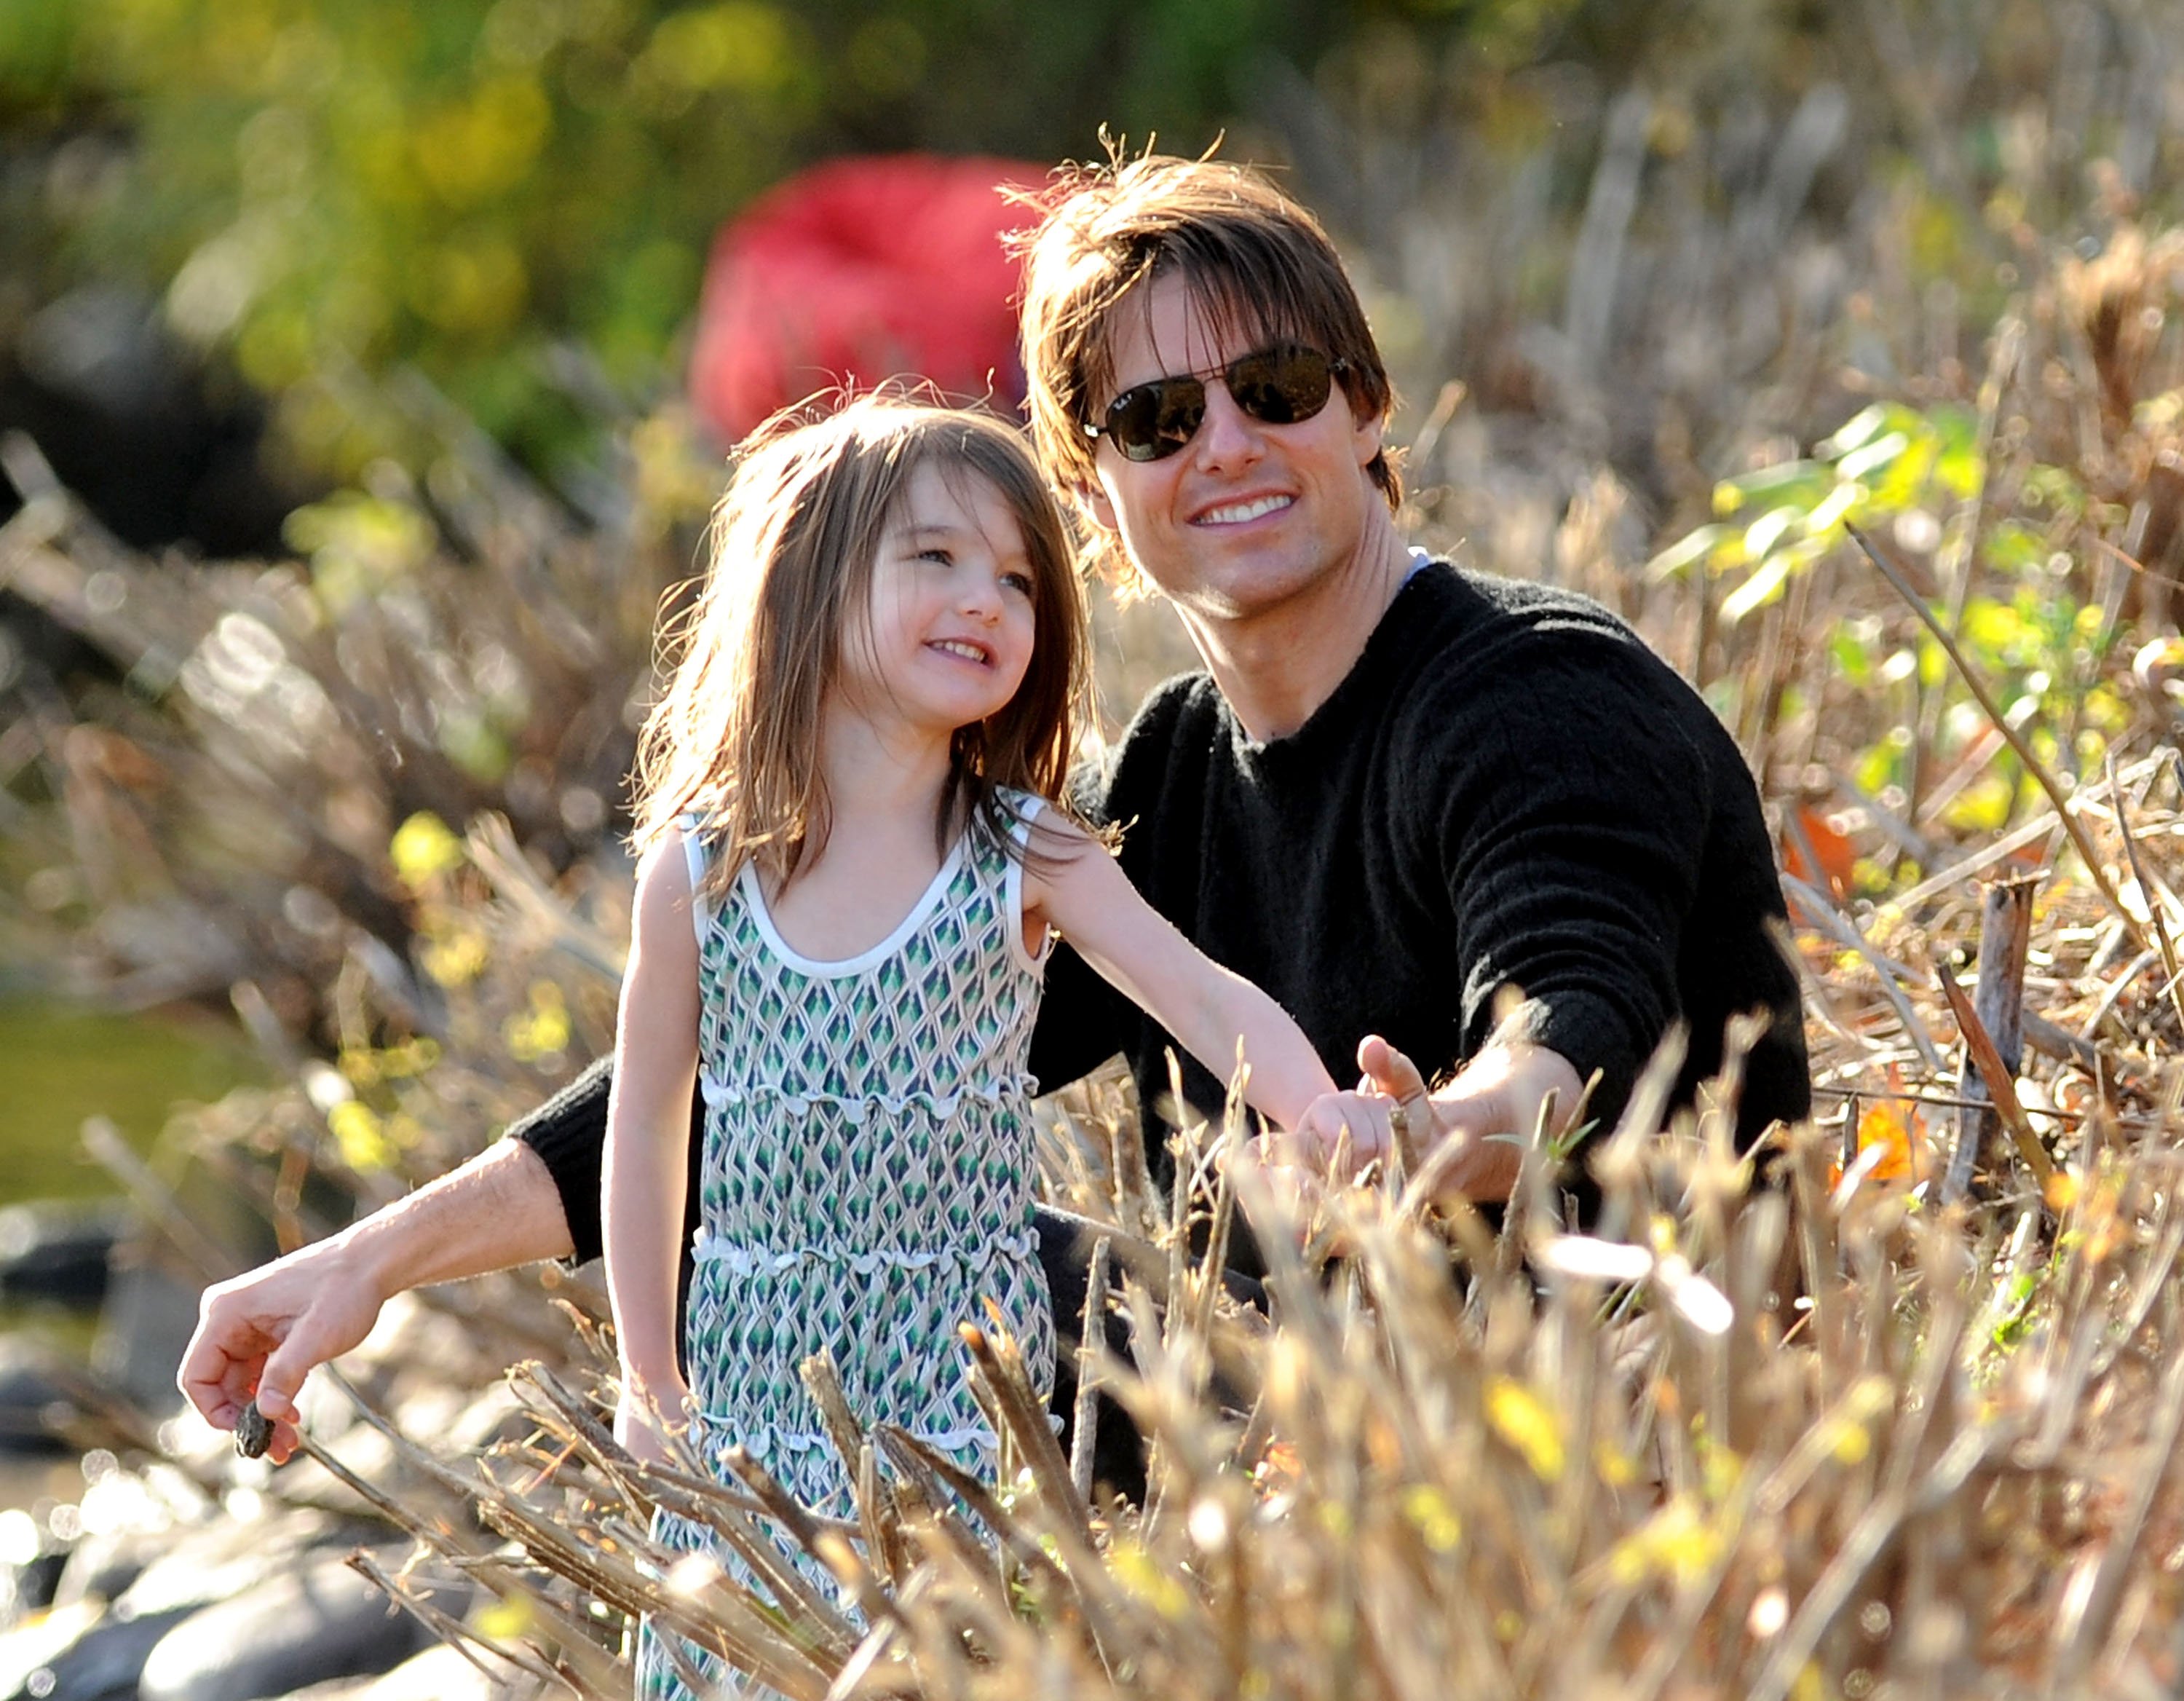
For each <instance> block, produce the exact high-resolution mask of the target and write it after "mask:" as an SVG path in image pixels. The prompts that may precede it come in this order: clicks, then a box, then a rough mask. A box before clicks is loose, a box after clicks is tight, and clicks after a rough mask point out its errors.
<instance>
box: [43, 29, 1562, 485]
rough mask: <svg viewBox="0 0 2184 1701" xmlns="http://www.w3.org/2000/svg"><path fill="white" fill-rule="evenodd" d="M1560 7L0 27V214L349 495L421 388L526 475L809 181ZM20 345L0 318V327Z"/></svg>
mask: <svg viewBox="0 0 2184 1701" xmlns="http://www.w3.org/2000/svg"><path fill="white" fill-rule="evenodd" d="M1574 5H1575V0H1478V3H1472V4H1463V3H1451V0H1377V3H1373V0H1362V3H1361V0H1353V3H1348V4H1337V5H1328V6H1321V5H1314V4H1311V3H1307V0H1072V3H1067V4H1061V3H1040V4H1035V5H1021V4H1017V3H1014V0H894V3H880V4H876V3H874V0H799V3H796V4H794V5H791V4H788V3H777V0H710V3H700V4H697V5H676V4H671V3H663V0H8V3H7V4H6V5H5V6H0V165H4V166H6V167H8V170H7V173H6V176H7V177H8V192H7V195H6V199H5V201H4V202H0V220H5V221H6V223H7V224H8V226H10V227H11V228H12V229H13V230H14V231H15V232H16V233H17V234H18V236H27V237H29V238H30V240H29V241H27V242H25V243H22V245H21V246H20V247H17V246H16V245H15V244H14V243H10V244H9V246H10V247H11V248H15V254H14V258H12V259H8V258H0V272H6V271H8V270H11V269H15V270H17V276H16V278H15V280H14V281H15V282H16V284H17V286H18V288H19V291H20V289H21V288H22V287H25V280H23V279H22V277H21V276H20V269H21V268H23V267H25V265H28V266H30V267H31V268H33V269H34V270H36V272H37V274H38V275H36V276H32V277H31V278H30V279H29V280H28V281H27V287H28V288H29V290H30V291H31V293H33V294H34V295H36V297H38V298H49V297H50V296H51V295H52V294H53V293H57V292H58V289H59V288H61V287H65V286H66V285H68V284H70V283H72V282H81V280H83V279H85V278H86V277H102V278H108V279H115V278H119V279H122V280H125V281H128V282H131V283H133V284H134V285H136V287H141V288H142V289H143V290H144V291H146V292H147V293H150V294H153V295H156V296H159V297H160V298H163V299H164V306H165V311H166V315H167V317H168V319H169V321H170V323H171V324H172V325H173V326H174V327H175V329H176V330H178V331H179V332H181V333H182V334H183V335H184V336H185V337H187V338H188V339H189V340H190V341H192V343H196V344H197V345H198V346H200V347H204V348H208V349H216V350H220V351H223V352H226V353H231V355H232V359H233V360H234V362H235V364H236V365H237V367H238V368H239V369H240V371H242V374H243V376H245V377H246V378H247V379H248V381H249V382H251V383H252V384H253V385H254V386H256V387H257V388H259V389H261V390H263V391H265V392H266V393H269V394H272V395H275V396H277V397H281V398H283V399H284V401H283V408H282V423H283V426H284V427H285V435H286V437H287V439H288V441H289V442H290V443H292V445H294V446H297V447H299V448H300V449H302V450H303V451H304V455H305V456H306V458H307V459H308V460H309V461H311V462H312V463H314V464H315V465H316V466H320V467H322V468H326V469H327V470H331V471H335V472H336V473H337V475H338V474H343V473H346V472H349V471H354V468H355V466H357V465H359V463H360V462H361V460H364V459H365V457H367V456H368V455H370V454H371V453H373V452H375V450H376V448H377V447H379V445H377V444H376V443H373V442H372V441H370V432H368V431H366V432H363V433H361V434H360V433H359V430H358V427H359V410H358V407H357V405H356V398H355V394H354V392H355V390H356V388H357V387H356V385H355V384H354V377H355V376H356V375H358V374H359V373H366V374H368V373H371V372H375V371H381V370H383V369H384V368H385V367H386V366H387V365H388V364H389V363H390V362H393V361H403V362H409V363H413V364H414V365H415V366H416V367H417V368H418V369H419V370H420V371H423V372H424V373H426V375H428V376H430V377H431V378H432V380H433V381H434V382H435V383H437V385H439V386H440V387H441V388H443V389H444V390H445V391H446V392H447V393H449V394H450V395H451V396H452V397H453V398H454V399H455V401H456V402H457V403H459V404H460V405H461V406H462V407H463V408H464V409H465V410H467V411H468V412H469V413H470V414H471V415H472V416H473V417H475V418H476V420H477V421H479V422H480V423H481V424H482V425H483V426H484V427H486V429H487V431H488V432H492V433H493V434H494V435H495V436H496V437H498V438H499V439H500V440H502V441H503V442H504V443H510V444H511V445H512V446H514V447H515V448H517V449H518V450H519V452H521V453H523V454H524V455H525V457H526V459H527V460H532V462H533V463H534V464H538V462H539V461H540V460H547V461H549V462H550V460H552V458H553V457H552V450H553V448H554V444H555V443H557V442H565V441H567V440H568V439H569V438H571V434H572V433H573V432H577V429H578V428H579V427H581V423H582V415H583V413H584V411H585V410H586V408H587V406H588V405H591V406H596V405H599V404H602V403H603V402H604V401H606V400H607V399H610V398H614V397H617V396H619V397H622V398H627V397H629V396H632V395H637V396H640V397H641V396H642V395H643V393H645V392H646V391H647V390H648V389H650V388H655V387H656V386H657V385H658V384H659V383H660V381H661V380H662V378H663V376H667V375H669V374H671V371H672V365H673V357H674V354H675V353H676V339H677V335H678V332H680V331H681V330H682V328H683V327H684V326H686V325H687V322H688V317H689V315H690V312H691V310H692V307H693V305H694V301H695V298H696V293H697V287H698V282H699V274H700V270H701V267H702V265H703V263H704V257H705V248H706V245H707V243H708V241H709V239H710V236H711V233H712V232H713V231H714V230H715V229H716V226H718V225H719V223H720V222H721V220H722V218H723V217H724V216H725V215H728V214H730V213H732V212H733V210H734V209H736V208H738V206H739V205H741V204H743V203H744V202H745V201H746V200H748V199H749V198H750V197H751V196H753V195H754V194H755V193H756V192H759V191H760V190H762V189H763V188H765V187H767V186H768V185H770V184H772V182H774V181H777V180H778V179H779V178H780V177H781V176H783V175H784V174H785V173H787V172H788V171H789V170H792V169H794V167H796V166H798V165H803V164H806V163H809V162H811V161H812V160H814V159H820V158H823V157H827V156H829V155H833V154H837V153H844V152H854V151H877V150H889V149H899V148H936V149H941V150H946V151H950V152H974V151H976V152H989V153H1000V154H1005V155H1013V156H1018V157H1024V158H1028V159H1035V160H1043V159H1061V158H1064V157H1077V158H1082V157H1084V156H1086V155H1088V154H1090V153H1094V152H1095V149H1096V148H1097V145H1098V140H1097V137H1098V131H1099V128H1100V125H1102V124H1106V125H1112V127H1114V128H1115V129H1117V131H1120V132H1122V133H1123V134H1126V135H1128V136H1129V137H1132V138H1143V137H1146V136H1148V135H1150V134H1151V133H1153V132H1154V131H1157V132H1158V134H1159V137H1160V141H1161V142H1162V145H1163V146H1164V147H1168V148H1192V149H1195V148H1201V147H1203V146H1205V145H1206V143H1207V142H1210V141H1211V140H1212V138H1213V137H1215V135H1216V134H1217V132H1218V131H1220V130H1221V129H1222V128H1223V126H1224V125H1229V124H1231V123H1232V122H1233V121H1234V119H1235V118H1236V117H1237V115H1238V114H1244V113H1245V112H1247V110H1248V109H1249V107H1250V105H1251V90H1252V88H1253V87H1254V86H1256V82H1257V81H1261V80H1262V79H1263V75H1264V74H1265V72H1266V70H1267V68H1268V65H1269V64H1271V63H1273V62H1274V61H1275V60H1280V61H1285V62H1287V63H1289V64H1296V65H1302V66H1305V67H1307V68H1309V67H1310V66H1311V65H1312V64H1315V63H1316V62H1317V61H1318V59H1320V58H1321V57H1322V56H1323V54H1325V53H1328V52H1329V51H1330V49H1331V47H1333V45H1334V44H1336V43H1339V42H1340V41H1342V40H1343V39H1344V38H1345V37H1346V35H1347V34H1348V33H1349V32H1351V31H1353V30H1355V29H1357V28H1358V27H1359V26H1360V25H1361V24H1362V23H1367V22H1372V23H1377V24H1379V25H1386V24H1388V23H1390V22H1391V21H1392V22H1394V23H1396V24H1397V25H1403V26H1405V27H1413V28H1418V29H1424V30H1428V31H1440V32H1443V33H1446V32H1450V31H1454V32H1457V33H1468V34H1469V35H1471V36H1474V37H1475V38H1476V39H1477V40H1478V41H1479V42H1480V43H1481V44H1482V50H1485V49H1491V50H1492V51H1493V52H1495V53H1502V54H1512V53H1522V52H1524V51H1525V50H1526V47H1527V46H1528V44H1529V43H1530V42H1534V41H1535V40H1536V39H1537V38H1538V36H1539V35H1540V33H1541V31H1544V30H1546V29H1547V28H1548V27H1550V26H1551V25H1552V24H1553V23H1554V21H1555V20H1557V18H1559V17H1562V16H1564V15H1566V14H1568V13H1570V12H1571V11H1573V10H1574ZM0 316H4V315H0Z"/></svg>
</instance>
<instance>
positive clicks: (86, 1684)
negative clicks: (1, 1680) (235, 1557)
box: [6, 1607, 195, 1701]
mask: <svg viewBox="0 0 2184 1701" xmlns="http://www.w3.org/2000/svg"><path fill="white" fill-rule="evenodd" d="M194 1610H195V1609H193V1608H190V1607H178V1608H176V1609H174V1610H173V1611H171V1612H164V1613H146V1614H144V1615H142V1616H141V1617H140V1616H134V1615H131V1614H130V1613H129V1611H128V1609H126V1608H125V1607H116V1608H115V1609H114V1610H113V1611H112V1612H110V1613H109V1614H108V1615H106V1616H105V1617H104V1618H103V1619H101V1620H99V1621H98V1622H97V1624H94V1625H93V1626H92V1627H91V1628H90V1629H89V1630H86V1631H84V1633H83V1634H82V1635H81V1636H80V1637H77V1638H76V1639H75V1641H74V1642H70V1644H69V1645H68V1647H66V1648H64V1649H63V1650H62V1651H61V1652H60V1653H58V1654H55V1655H54V1656H53V1658H52V1659H48V1660H47V1662H46V1663H45V1664H44V1665H41V1666H39V1667H38V1668H37V1669H36V1670H34V1671H32V1672H31V1675H30V1676H28V1677H26V1678H25V1679H24V1680H23V1682H22V1684H21V1686H20V1687H19V1688H16V1689H14V1690H13V1691H11V1692H10V1693H8V1696H7V1698H6V1701H135V1698H136V1693H137V1680H138V1676H139V1674H140V1673H142V1670H144V1662H145V1659H147V1657H148V1656H149V1654H151V1652H152V1650H153V1648H154V1647H156V1646H157V1645H158V1644H159V1642H160V1641H161V1640H162V1639H163V1638H164V1637H166V1636H167V1635H168V1634H169V1633H170V1632H171V1631H173V1630H174V1629H175V1627H176V1626H178V1625H180V1624H181V1622H182V1620H185V1619H187V1618H188V1617H189V1615H190V1614H191V1613H192V1611H194Z"/></svg>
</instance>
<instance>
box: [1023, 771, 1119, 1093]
mask: <svg viewBox="0 0 2184 1701" xmlns="http://www.w3.org/2000/svg"><path fill="white" fill-rule="evenodd" d="M1112 780H1113V769H1112V766H1111V765H1110V764H1107V763H1103V762H1086V763H1084V764H1082V765H1080V766H1079V767H1078V768H1077V769H1076V770H1075V771H1074V772H1073V773H1071V775H1070V776H1069V802H1070V806H1071V807H1072V808H1073V810H1075V811H1076V812H1077V814H1078V816H1079V817H1082V818H1083V819H1084V821H1085V823H1087V824H1089V826H1091V827H1093V828H1106V827H1107V826H1109V825H1110V824H1111V823H1112V822H1113V819H1114V817H1113V814H1112V805H1111V800H1110V796H1109V789H1110V787H1111V785H1112ZM1132 1014H1134V1012H1133V1010H1132V1008H1131V1006H1130V1004H1129V1002H1128V1000H1126V999H1125V998H1123V996H1122V994H1120V993H1119V992H1117V991H1116V990H1115V989H1114V988H1113V987H1112V986H1110V985H1108V984H1107V983H1106V981H1104V980H1102V979H1100V977H1099V975H1097V974H1096V973H1094V972H1093V969H1092V966H1091V965H1090V964H1089V963H1088V962H1085V961H1084V958H1083V957H1081V956H1078V954H1077V953H1076V952H1075V951H1072V950H1071V949H1070V948H1069V945H1068V944H1067V941H1061V942H1059V943H1057V944H1056V946H1055V948H1054V953H1053V955H1052V956H1050V957H1049V958H1048V959H1047V963H1046V979H1045V988H1044V990H1042V991H1041V993H1040V995H1039V1020H1038V1022H1037V1023H1035V1024H1034V1027H1033V1029H1032V1035H1031V1072H1032V1074H1034V1076H1035V1077H1037V1078H1038V1080H1039V1091H1041V1092H1043V1093H1050V1092H1053V1091H1054V1090H1056V1089H1057V1088H1060V1087H1066V1086H1067V1085H1069V1084H1070V1083H1071V1082H1072V1081H1073V1080H1077V1079H1079V1078H1081V1077H1083V1076H1084V1075H1089V1074H1091V1073H1092V1071H1093V1070H1095V1069H1096V1068H1099V1067H1100V1064H1102V1063H1104V1062H1106V1061H1107V1059H1108V1058H1110V1057H1113V1056H1114V1055H1115V1054H1116V1053H1117V1051H1121V1050H1122V1049H1123V1037H1124V1035H1125V1034H1126V1032H1127V1031H1128V1030H1127V1028H1126V1026H1125V1024H1126V1023H1127V1022H1128V1019H1129V1018H1130V1017H1131V1015H1132Z"/></svg>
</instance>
